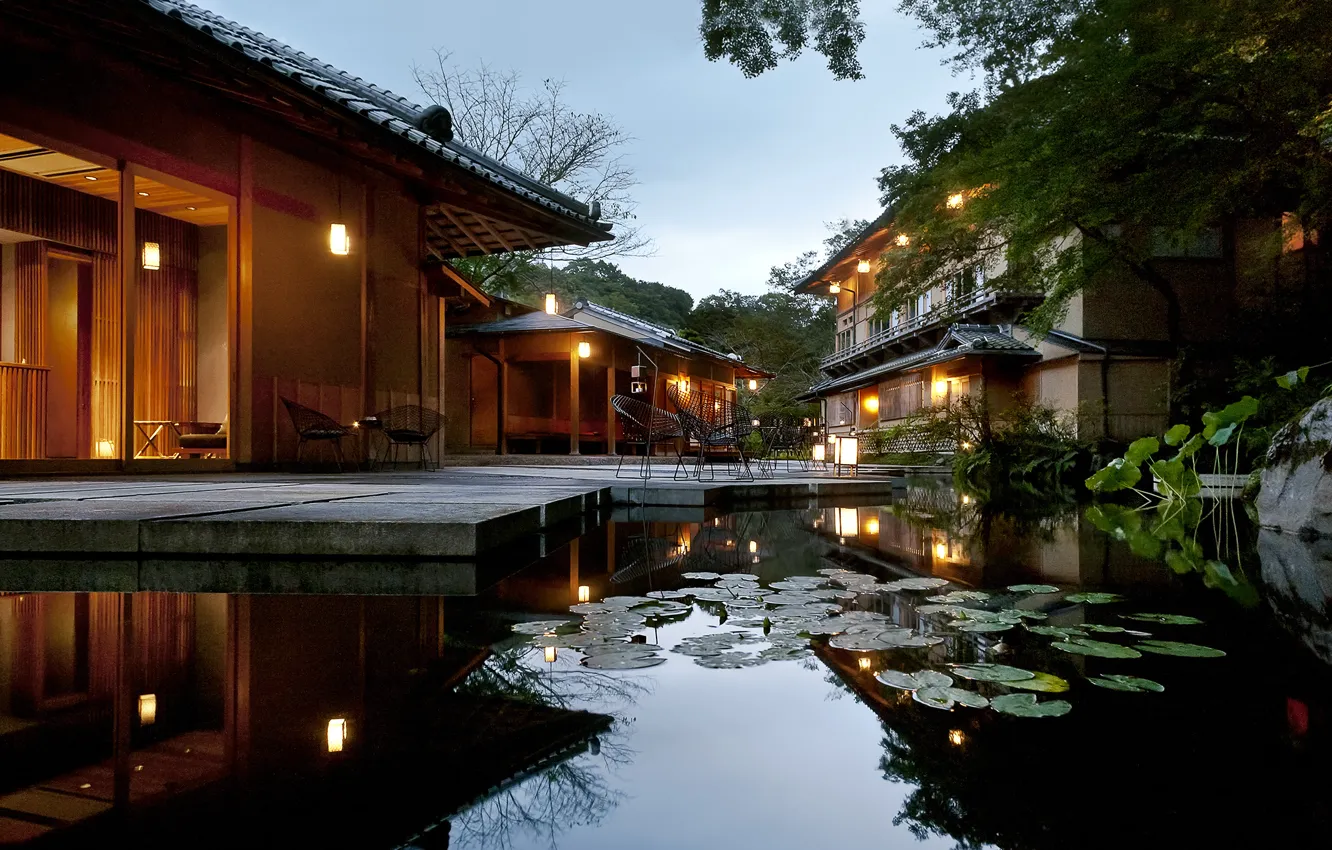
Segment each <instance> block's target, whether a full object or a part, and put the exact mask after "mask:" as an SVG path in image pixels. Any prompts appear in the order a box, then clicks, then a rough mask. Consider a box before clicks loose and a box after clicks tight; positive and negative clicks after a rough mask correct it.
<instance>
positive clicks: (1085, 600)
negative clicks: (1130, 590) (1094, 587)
mask: <svg viewBox="0 0 1332 850" xmlns="http://www.w3.org/2000/svg"><path fill="white" fill-rule="evenodd" d="M1064 599H1065V601H1068V602H1076V603H1079V604H1081V605H1105V604H1107V603H1110V602H1123V601H1124V597H1122V596H1120V595H1119V594H1118V593H1071V594H1069V595H1068V596H1065V597H1064Z"/></svg>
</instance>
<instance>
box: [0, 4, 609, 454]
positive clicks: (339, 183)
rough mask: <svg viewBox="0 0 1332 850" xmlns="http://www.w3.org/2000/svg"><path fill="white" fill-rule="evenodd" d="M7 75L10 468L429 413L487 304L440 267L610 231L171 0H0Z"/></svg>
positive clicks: (3, 108) (422, 126)
mask: <svg viewBox="0 0 1332 850" xmlns="http://www.w3.org/2000/svg"><path fill="white" fill-rule="evenodd" d="M0 73H3V75H4V78H5V79H6V80H8V81H9V84H8V85H6V86H5V87H4V88H3V90H0V471H11V472H17V471H56V470H64V471H95V470H105V471H115V470H134V471H143V470H146V469H162V468H172V469H180V468H199V469H205V468H216V469H228V468H235V467H242V468H244V467H256V468H262V467H268V466H272V465H274V464H277V463H281V462H285V461H289V460H291V459H293V458H294V456H295V447H296V434H295V433H294V431H293V428H292V425H291V422H290V421H289V419H288V416H287V413H286V411H285V409H284V406H283V404H282V399H284V398H286V399H290V400H292V401H295V402H299V403H300V404H303V405H306V406H308V407H312V408H316V409H318V410H320V411H322V412H323V413H325V414H327V415H328V416H330V417H332V418H333V419H335V420H336V421H338V422H339V423H343V424H347V423H350V422H352V421H354V420H356V419H359V418H361V417H364V416H367V415H370V414H373V413H375V412H377V411H380V410H382V409H384V408H387V407H389V406H392V405H396V404H421V405H424V406H427V407H433V408H438V407H439V406H440V405H441V403H442V401H443V399H444V395H445V393H444V385H445V382H446V375H447V372H448V370H449V369H450V368H451V367H450V365H449V364H448V363H446V362H445V346H444V344H443V337H444V325H445V323H446V319H445V316H446V312H447V310H446V307H447V305H449V304H453V305H458V304H462V303H465V302H468V301H471V300H475V299H478V298H480V299H481V301H482V302H483V301H484V298H483V297H482V296H480V294H479V293H476V292H475V291H474V290H473V289H472V288H471V287H470V285H469V284H468V283H467V281H466V280H464V279H462V278H461V277H460V276H459V275H458V274H457V273H456V272H454V271H453V269H452V268H451V267H450V266H449V265H448V264H447V261H448V260H450V259H452V258H457V257H466V256H474V255H480V254H493V253H501V252H506V251H515V250H521V249H537V248H545V247H550V246H555V245H570V244H576V245H587V244H589V243H592V242H595V241H598V240H605V239H609V238H610V234H609V232H608V231H609V229H610V227H609V225H608V224H606V223H604V222H601V221H599V210H598V209H597V207H596V205H595V204H593V205H591V206H589V205H588V204H585V203H583V202H580V201H579V200H576V199H574V198H570V197H567V196H565V195H563V194H561V193H559V192H556V191H554V190H552V189H551V188H549V187H547V186H544V185H542V184H540V183H537V182H535V181H533V180H531V179H529V178H527V177H525V176H524V175H522V174H520V173H518V172H516V171H514V170H512V169H510V168H507V167H505V166H503V165H501V164H500V163H498V162H495V161H493V160H491V159H489V158H487V157H485V156H483V155H481V154H479V153H477V152H476V151H474V150H472V149H471V148H469V147H468V146H467V144H466V140H461V139H458V138H455V137H454V135H453V133H452V129H451V118H450V116H449V114H448V112H447V111H445V110H443V109H442V108H440V107H428V108H424V109H423V108H421V107H419V106H417V105H416V104H413V103H411V102H410V101H408V100H407V99H405V98H402V97H400V96H398V95H395V94H393V93H391V92H389V91H386V90H384V89H382V88H380V87H378V86H376V85H374V84H373V83H369V82H366V81H364V80H362V79H360V78H357V77H354V76H352V75H350V74H347V73H345V72H342V71H339V70H338V69H336V68H333V67H332V66H329V65H327V64H325V63H323V62H320V61H318V60H316V59H315V58H313V57H311V56H309V55H307V54H305V53H303V52H301V51H299V50H296V49H294V48H292V47H289V46H287V45H285V44H282V43H280V42H278V41H275V40H273V39H271V38H268V37H266V36H264V35H262V34H260V33H257V32H255V31H253V30H251V29H248V28H246V27H244V26H241V25H239V24H236V23H234V22H231V21H228V20H226V19H224V18H221V17H219V16H217V15H215V14H213V13H211V12H208V11H206V10H204V9H201V8H199V7H197V6H193V5H191V4H189V3H185V2H181V1H180V0H124V1H123V2H93V1H92V0H6V2H4V3H3V4H0ZM478 303H481V302H478ZM464 365H465V364H464ZM448 413H449V411H446V414H448ZM191 434H194V435H198V434H203V435H206V436H213V437H215V438H216V439H215V440H214V441H213V443H212V447H211V448H210V449H209V450H207V451H205V452H196V453H195V454H202V455H204V457H202V458H201V459H197V460H184V459H178V457H179V455H180V454H181V452H180V449H181V442H182V438H183V437H184V436H186V435H191ZM166 458H170V459H172V461H171V463H166V461H165V460H164V459H166Z"/></svg>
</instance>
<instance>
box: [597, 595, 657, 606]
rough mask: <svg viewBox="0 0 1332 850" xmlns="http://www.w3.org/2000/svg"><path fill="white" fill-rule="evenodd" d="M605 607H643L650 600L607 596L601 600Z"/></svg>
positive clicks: (637, 597) (644, 597) (646, 598)
mask: <svg viewBox="0 0 1332 850" xmlns="http://www.w3.org/2000/svg"><path fill="white" fill-rule="evenodd" d="M601 601H602V603H603V604H605V605H611V606H613V607H618V608H632V607H634V606H635V605H643V604H645V603H648V602H651V601H652V600H651V599H649V598H648V597H646V596H607V597H606V598H605V599H603V600H601Z"/></svg>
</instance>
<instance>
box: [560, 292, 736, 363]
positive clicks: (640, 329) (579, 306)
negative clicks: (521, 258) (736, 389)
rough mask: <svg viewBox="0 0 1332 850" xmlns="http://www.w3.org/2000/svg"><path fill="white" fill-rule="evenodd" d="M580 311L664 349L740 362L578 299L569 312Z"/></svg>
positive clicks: (635, 318) (704, 346) (672, 331)
mask: <svg viewBox="0 0 1332 850" xmlns="http://www.w3.org/2000/svg"><path fill="white" fill-rule="evenodd" d="M580 310H586V311H588V312H589V313H591V314H592V315H594V316H598V317H600V318H602V319H604V320H606V321H608V322H612V323H615V324H619V325H622V326H624V327H625V329H626V330H628V331H629V332H630V333H631V334H633V333H635V332H637V333H640V334H641V333H646V334H648V335H649V336H650V337H656V338H657V339H658V340H660V343H659V344H660V345H662V347H665V348H679V349H684V350H686V351H690V352H694V353H697V354H703V355H705V356H707V357H713V358H716V359H718V360H726V361H729V362H732V363H737V364H738V363H739V362H740V360H739V358H737V357H733V356H731V355H729V354H723V353H722V352H720V351H717V350H716V349H715V348H709V347H707V346H706V345H703V344H702V343H697V342H694V341H693V340H689V339H685V338H684V337H682V336H680V335H679V334H678V333H676V332H675V331H674V330H672V329H671V328H666V327H662V326H661V325H656V324H653V323H652V322H649V321H646V320H644V319H640V318H638V317H637V316H630V315H629V314H628V313H621V312H620V311H619V310H613V309H611V308H610V307H604V306H602V305H601V304H597V303H596V302H594V301H588V300H586V299H580V300H578V301H577V302H575V303H574V306H573V309H572V310H570V311H569V312H570V313H572V314H576V313H578V312H579V311H580Z"/></svg>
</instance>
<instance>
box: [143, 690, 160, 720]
mask: <svg viewBox="0 0 1332 850" xmlns="http://www.w3.org/2000/svg"><path fill="white" fill-rule="evenodd" d="M156 722H157V694H139V725H140V726H152V725H153V724H154V723H156Z"/></svg>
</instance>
